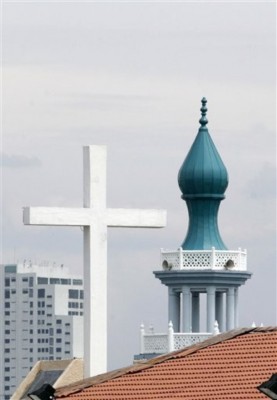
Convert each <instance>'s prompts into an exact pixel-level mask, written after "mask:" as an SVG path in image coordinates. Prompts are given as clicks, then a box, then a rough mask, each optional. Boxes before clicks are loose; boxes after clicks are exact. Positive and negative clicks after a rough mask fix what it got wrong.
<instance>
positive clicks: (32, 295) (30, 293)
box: [29, 289, 34, 297]
mask: <svg viewBox="0 0 277 400" xmlns="http://www.w3.org/2000/svg"><path fill="white" fill-rule="evenodd" d="M29 297H34V290H33V289H29Z"/></svg>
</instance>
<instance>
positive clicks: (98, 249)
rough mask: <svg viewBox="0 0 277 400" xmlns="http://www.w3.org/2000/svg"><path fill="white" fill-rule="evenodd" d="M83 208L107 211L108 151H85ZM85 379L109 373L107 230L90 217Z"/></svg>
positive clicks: (100, 221)
mask: <svg viewBox="0 0 277 400" xmlns="http://www.w3.org/2000/svg"><path fill="white" fill-rule="evenodd" d="M83 164H84V165H83V174H84V176H83V179H84V207H85V208H90V209H92V208H94V209H97V210H98V212H99V214H100V215H101V214H103V212H104V210H105V208H106V148H105V147H104V146H89V147H84V149H83ZM84 343H85V351H84V376H86V377H87V376H91V375H95V374H99V373H102V372H105V371H107V226H106V224H104V223H103V217H102V218H95V216H93V215H92V216H91V222H90V226H85V227H84Z"/></svg>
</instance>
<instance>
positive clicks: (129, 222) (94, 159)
mask: <svg viewBox="0 0 277 400" xmlns="http://www.w3.org/2000/svg"><path fill="white" fill-rule="evenodd" d="M106 153H107V152H106V146H85V147H84V148H83V155H84V161H83V163H84V188H83V190H84V207H83V208H61V207H59V208H58V207H51V208H50V207H24V209H23V222H24V224H25V225H60V226H81V227H84V249H83V251H84V363H85V368H84V374H85V377H89V376H94V375H98V374H100V373H103V372H106V370H107V227H134V228H162V227H164V226H165V225H166V211H164V210H139V209H133V210H128V209H122V208H119V209H111V208H106V158H107V156H106Z"/></svg>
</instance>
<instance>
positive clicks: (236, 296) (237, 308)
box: [235, 288, 239, 328]
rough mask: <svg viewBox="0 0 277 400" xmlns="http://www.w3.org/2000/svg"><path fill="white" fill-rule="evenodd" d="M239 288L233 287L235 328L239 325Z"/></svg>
mask: <svg viewBox="0 0 277 400" xmlns="http://www.w3.org/2000/svg"><path fill="white" fill-rule="evenodd" d="M238 303H239V288H235V328H237V327H238V326H239V307H238Z"/></svg>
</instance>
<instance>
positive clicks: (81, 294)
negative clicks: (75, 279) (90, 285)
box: [80, 290, 84, 299]
mask: <svg viewBox="0 0 277 400" xmlns="http://www.w3.org/2000/svg"><path fill="white" fill-rule="evenodd" d="M83 298H84V291H83V290H80V299H83Z"/></svg>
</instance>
